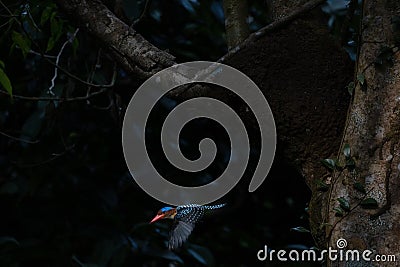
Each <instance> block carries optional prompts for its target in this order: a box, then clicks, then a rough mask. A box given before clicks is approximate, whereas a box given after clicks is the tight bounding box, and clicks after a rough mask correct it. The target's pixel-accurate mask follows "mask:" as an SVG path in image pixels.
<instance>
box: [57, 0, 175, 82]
mask: <svg viewBox="0 0 400 267" xmlns="http://www.w3.org/2000/svg"><path fill="white" fill-rule="evenodd" d="M57 4H58V5H59V6H60V7H61V8H62V9H63V10H64V11H65V12H66V13H67V14H68V15H69V16H70V17H72V18H74V19H75V21H77V24H78V25H79V27H82V28H86V29H87V30H88V32H89V33H90V34H92V35H94V36H95V37H96V38H97V39H98V40H100V41H101V42H102V43H103V45H104V46H106V47H107V48H108V49H109V50H110V51H111V52H112V53H113V55H114V57H115V59H116V61H117V62H118V63H119V64H121V65H122V66H123V67H124V68H125V69H126V70H127V71H129V72H131V73H134V74H136V75H138V76H139V78H142V79H146V78H148V77H150V76H152V75H153V74H155V73H156V72H158V71H160V70H162V69H164V68H166V67H169V66H172V65H173V64H175V62H174V60H175V57H174V56H172V55H171V54H168V53H167V52H164V51H162V50H160V49H158V48H157V47H155V46H154V45H152V44H151V43H149V42H148V41H147V40H145V39H144V38H143V37H142V36H141V35H140V34H138V33H137V32H136V31H135V30H133V29H132V28H130V27H129V25H126V24H125V23H124V22H123V21H121V20H120V19H118V18H117V17H116V16H115V15H114V14H113V13H112V12H111V11H110V10H109V9H108V8H107V7H106V6H105V5H104V4H103V3H102V2H101V1H100V0H83V1H78V0H57Z"/></svg>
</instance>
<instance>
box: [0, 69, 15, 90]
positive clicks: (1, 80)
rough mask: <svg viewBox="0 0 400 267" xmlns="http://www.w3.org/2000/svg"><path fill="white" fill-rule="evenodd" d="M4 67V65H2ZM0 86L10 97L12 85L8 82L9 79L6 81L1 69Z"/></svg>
mask: <svg viewBox="0 0 400 267" xmlns="http://www.w3.org/2000/svg"><path fill="white" fill-rule="evenodd" d="M3 65H4V64H3ZM0 84H1V85H2V86H3V87H4V89H6V91H7V93H9V94H10V96H11V97H12V91H13V90H12V85H11V82H10V79H8V76H7V74H6V73H5V72H4V71H3V69H0Z"/></svg>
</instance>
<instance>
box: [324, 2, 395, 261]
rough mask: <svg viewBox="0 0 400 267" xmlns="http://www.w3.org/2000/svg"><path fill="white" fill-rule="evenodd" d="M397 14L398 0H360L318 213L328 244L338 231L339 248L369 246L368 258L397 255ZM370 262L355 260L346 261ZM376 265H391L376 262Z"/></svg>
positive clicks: (359, 249)
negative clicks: (336, 141) (334, 149)
mask: <svg viewBox="0 0 400 267" xmlns="http://www.w3.org/2000/svg"><path fill="white" fill-rule="evenodd" d="M399 15H400V2H399V1H398V0H390V1H383V0H365V2H364V7H363V20H362V38H361V40H360V53H359V58H358V62H357V67H356V71H357V75H356V77H357V78H356V80H357V81H356V83H357V84H356V87H355V91H354V99H353V102H352V106H351V109H350V111H349V114H348V119H347V125H346V128H345V131H344V137H343V142H342V147H341V149H340V151H341V152H340V156H339V161H338V162H339V164H338V165H339V166H337V167H336V170H335V171H334V174H333V177H332V188H331V192H330V196H329V200H328V203H327V221H326V222H327V224H326V225H327V227H326V230H327V231H326V234H327V239H328V246H330V247H332V248H333V249H336V248H337V247H338V246H337V245H339V244H336V243H337V241H338V240H339V239H341V238H343V239H345V240H346V241H347V246H346V247H345V248H343V250H344V251H346V250H353V249H354V250H358V251H359V252H360V255H361V252H362V251H364V250H370V251H372V252H373V253H372V254H371V255H370V256H369V258H371V259H375V255H378V254H379V255H385V256H388V255H396V257H397V261H399V260H400V224H399V221H400V179H399V178H400V177H399V175H400V141H399V137H400V75H399V70H400V55H399V53H398V49H399V48H398V45H399V40H400V39H399V34H400V27H399V26H400V17H399ZM349 149H350V150H349ZM346 163H347V166H346ZM340 165H342V166H340ZM343 165H344V166H343ZM342 167H343V168H344V169H342ZM338 199H339V200H338ZM375 201H376V203H375ZM334 209H335V210H334ZM342 241H343V240H342ZM338 248H340V246H339V247H338ZM360 258H361V257H360ZM387 258H388V257H387ZM376 263H377V262H375V263H373V262H368V263H366V261H362V260H360V261H358V262H354V263H353V264H352V265H351V266H375V265H374V264H376ZM347 264H348V263H347ZM385 264H387V265H385ZM344 265H345V262H344V261H331V262H330V266H344ZM376 266H397V265H396V263H393V262H387V263H384V262H379V264H378V265H376Z"/></svg>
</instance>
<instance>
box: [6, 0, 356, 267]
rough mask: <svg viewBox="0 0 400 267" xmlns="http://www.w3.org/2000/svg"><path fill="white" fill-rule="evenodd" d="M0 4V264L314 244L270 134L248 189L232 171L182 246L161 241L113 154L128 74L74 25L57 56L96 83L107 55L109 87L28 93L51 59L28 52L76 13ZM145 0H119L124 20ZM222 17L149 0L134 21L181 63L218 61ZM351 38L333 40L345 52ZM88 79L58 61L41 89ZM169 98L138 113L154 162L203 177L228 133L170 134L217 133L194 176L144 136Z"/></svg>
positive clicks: (196, 6) (303, 196)
mask: <svg viewBox="0 0 400 267" xmlns="http://www.w3.org/2000/svg"><path fill="white" fill-rule="evenodd" d="M2 3H3V5H2V6H1V7H0V12H1V15H2V16H1V17H0V22H1V26H0V27H1V28H0V29H1V32H2V33H1V35H0V47H1V50H0V60H2V61H3V62H4V64H5V68H4V72H5V73H6V74H7V76H8V77H9V79H10V81H11V83H12V86H13V94H14V98H11V97H10V96H9V95H7V94H1V95H0V266H11V267H20V266H21V267H25V266H85V267H89V266H91V267H95V266H204V265H206V266H255V265H256V264H257V265H268V266H289V264H288V263H278V262H277V263H260V262H258V261H257V257H256V255H257V252H258V250H260V249H262V248H263V247H264V245H267V246H268V247H269V248H270V249H275V250H278V249H291V248H293V249H299V250H302V249H307V248H311V247H313V246H314V242H313V239H312V237H311V235H310V234H309V233H308V232H307V231H306V229H308V222H307V202H308V200H309V198H310V191H309V190H308V188H307V186H306V185H305V183H304V181H303V178H302V176H301V175H300V174H299V173H298V172H297V171H296V169H295V168H294V167H292V166H291V165H290V164H289V163H287V162H285V161H284V160H283V159H282V157H281V156H280V155H279V144H278V154H277V156H276V158H275V162H274V165H273V168H272V170H271V172H270V174H269V176H268V178H267V179H266V181H265V182H264V184H263V185H262V186H261V187H260V188H259V189H258V190H257V191H256V192H254V193H248V192H247V188H248V184H249V180H248V179H243V180H242V181H241V182H240V183H239V184H238V185H237V186H236V187H235V189H234V190H232V191H231V192H230V193H229V194H227V195H226V196H225V197H224V198H223V199H221V200H219V201H218V203H223V202H224V203H227V204H228V205H227V206H226V208H224V209H222V210H221V211H218V212H216V213H215V214H213V215H211V216H209V217H207V218H205V219H204V220H203V222H202V223H200V224H199V225H198V226H197V227H196V229H195V230H194V232H193V233H192V235H191V236H190V238H189V241H188V242H187V243H186V244H185V245H184V246H183V247H182V248H181V249H179V250H178V251H175V252H171V251H168V250H167V249H166V241H167V236H168V229H169V225H170V222H168V221H162V222H160V223H156V224H154V225H150V224H149V223H148V222H149V221H150V220H151V219H152V218H153V217H154V215H155V214H156V212H157V210H158V209H160V208H161V207H163V206H164V204H163V203H160V202H157V201H156V200H154V199H153V198H151V197H150V196H148V195H147V194H146V193H144V192H143V191H142V190H141V189H140V188H139V187H138V186H137V185H136V183H135V182H134V180H133V179H132V177H131V175H130V173H129V171H128V169H127V167H126V164H125V160H124V158H123V153H122V144H121V124H122V120H123V115H124V110H125V107H126V105H127V104H128V103H129V100H130V98H131V96H132V95H133V93H134V91H135V89H136V88H137V86H138V85H140V83H139V82H138V81H137V80H136V79H135V77H130V76H128V75H127V73H125V72H124V70H122V69H120V68H119V67H118V66H115V63H114V61H113V59H112V58H111V57H110V55H109V54H108V53H107V50H106V49H105V48H102V47H101V46H100V45H99V44H98V43H97V42H96V40H94V39H93V38H91V36H90V35H88V34H87V33H86V32H84V31H83V30H80V31H79V33H78V34H77V37H76V39H75V40H74V42H73V43H72V44H67V46H66V48H65V49H64V50H63V53H62V55H61V57H60V62H59V64H60V65H61V66H63V67H64V68H66V69H68V71H69V72H71V73H74V74H75V75H77V76H78V77H79V78H80V79H82V80H85V81H89V82H92V83H96V84H107V83H109V81H110V80H111V77H112V74H113V70H114V66H115V67H116V71H117V78H116V80H115V86H114V87H113V88H112V89H110V90H108V91H106V92H105V93H103V94H101V95H99V96H97V97H94V98H91V99H90V100H89V101H86V100H78V99H76V100H72V101H64V102H59V101H48V100H46V101H43V100H39V99H37V97H52V96H51V95H49V94H48V88H49V87H50V86H51V79H52V78H53V76H54V65H52V64H51V63H50V61H51V62H54V61H55V58H54V57H52V58H51V57H50V58H48V59H45V58H43V57H42V56H41V55H40V53H41V52H44V53H45V54H47V55H52V56H56V55H57V54H58V52H59V51H60V49H61V47H62V45H63V44H64V42H65V41H66V40H67V39H68V36H71V34H72V33H73V32H74V31H75V26H74V25H73V22H70V21H68V20H67V18H66V17H65V16H64V15H63V13H62V12H61V11H60V10H58V8H57V7H56V6H55V5H54V4H53V3H52V2H51V1H17V2H15V1H3V2H2ZM329 3H330V4H326V5H324V6H323V11H324V12H322V11H321V14H324V15H323V16H324V19H325V20H326V25H327V26H326V27H329V29H330V30H331V32H332V35H333V36H336V37H337V36H339V35H340V34H341V33H340V25H341V20H342V19H343V17H344V15H345V14H346V3H347V2H346V1H331V2H329ZM145 4H146V3H145V1H124V2H123V6H122V10H123V11H124V13H123V15H124V16H125V19H126V20H127V21H134V20H136V19H138V18H139V17H140V16H141V14H142V10H144V7H145ZM5 6H6V7H7V9H8V10H7V9H6V8H5ZM249 6H250V9H249V14H250V18H249V22H250V29H251V31H255V30H257V29H259V28H260V27H262V26H265V25H266V24H267V18H266V6H265V4H264V2H263V1H256V0H252V1H249ZM8 11H10V12H11V13H12V14H14V15H15V16H10V13H9V12H8ZM223 23H224V14H223V8H222V3H221V1H210V0H205V1H201V3H200V1H196V0H173V1H161V0H152V1H150V2H149V3H148V9H147V12H146V16H144V17H142V18H141V19H140V21H139V22H138V23H136V24H135V25H134V27H135V28H136V29H137V31H138V32H139V33H140V34H142V35H143V36H144V37H145V38H146V39H147V40H149V41H150V42H152V43H153V44H155V45H156V46H158V47H160V48H162V49H168V51H169V52H170V53H171V54H173V55H175V56H176V57H177V62H185V61H192V60H217V59H218V58H220V57H221V56H223V55H224V54H225V53H226V52H227V49H226V44H225V38H224V25H223ZM353 31H354V29H353ZM349 38H350V39H351V38H353V37H352V36H351V35H350V37H349ZM351 41H352V40H350V42H348V43H345V44H344V48H345V49H346V50H347V51H348V52H349V56H350V57H352V58H353V59H354V51H353V47H354V44H353V43H352V42H351ZM88 77H89V79H88ZM3 89H4V88H3ZM3 89H2V90H3ZM89 89H90V92H92V91H95V90H98V89H96V88H88V86H87V85H84V84H82V83H80V82H78V81H76V80H74V79H71V78H70V77H68V76H67V75H65V74H64V73H63V72H61V71H60V72H59V73H58V76H57V78H56V79H55V87H54V88H53V91H54V93H55V97H69V98H74V97H75V98H76V97H78V96H85V95H86V94H87V92H88V90H89ZM221 90H222V89H221ZM18 95H20V96H26V97H27V98H26V99H21V98H18V97H17V96H18ZM176 104H177V102H176V101H174V100H172V99H168V98H164V99H163V100H162V101H161V102H160V104H159V105H157V107H156V109H155V110H154V111H153V112H152V116H151V120H150V122H149V123H148V127H149V129H150V130H148V134H147V137H148V138H149V140H150V141H148V145H149V149H150V151H152V155H153V160H154V162H155V165H156V166H157V168H158V169H159V170H160V171H161V172H162V173H165V175H166V176H167V177H168V179H169V180H170V181H173V182H176V183H178V184H183V185H199V184H205V183H208V182H210V181H212V179H213V177H216V176H217V175H218V174H219V173H221V172H222V171H223V169H224V166H225V163H224V162H225V161H226V159H227V158H229V142H228V140H227V135H226V133H225V132H224V131H223V129H222V128H221V127H220V126H218V125H217V124H215V123H213V122H210V121H207V120H196V121H194V122H191V123H190V124H188V125H187V126H186V127H185V128H184V130H183V132H182V135H181V143H182V144H183V145H182V149H183V152H184V153H185V154H186V155H187V156H188V157H189V158H195V157H196V156H198V154H197V153H198V150H197V147H198V142H199V140H201V139H202V138H204V137H211V138H213V139H214V140H216V142H217V143H218V144H219V152H218V156H217V159H216V162H214V163H213V164H212V166H210V167H209V168H208V169H207V170H205V171H203V172H201V173H199V174H196V175H188V174H184V173H183V174H182V173H180V172H179V171H177V170H174V169H173V168H171V166H170V165H169V164H167V163H166V162H165V158H164V156H163V154H162V151H161V149H160V147H159V145H158V144H157V142H156V141H154V140H159V129H160V125H161V123H162V121H163V117H164V116H166V114H167V113H168V111H169V110H170V109H171V108H173V107H174V106H175V105H176ZM199 132H200V133H201V134H199ZM251 138H252V145H253V146H252V153H251V161H250V163H249V168H248V170H247V171H248V172H249V173H251V171H252V169H253V168H254V166H255V164H256V163H257V158H258V157H257V156H258V148H257V144H258V138H259V137H258V135H257V133H253V134H252V136H251ZM185 144H186V145H185ZM299 227H304V230H302V229H303V228H299ZM292 228H295V229H292ZM296 229H297V230H296ZM319 264H320V263H318V264H316V265H319ZM293 266H300V263H296V264H293ZM302 266H312V265H311V264H309V263H303V264H302Z"/></svg>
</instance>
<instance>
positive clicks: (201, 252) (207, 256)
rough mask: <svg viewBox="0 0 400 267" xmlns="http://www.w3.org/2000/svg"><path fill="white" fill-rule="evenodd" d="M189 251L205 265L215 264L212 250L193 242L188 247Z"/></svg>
mask: <svg viewBox="0 0 400 267" xmlns="http://www.w3.org/2000/svg"><path fill="white" fill-rule="evenodd" d="M187 252H188V253H189V254H190V255H191V256H192V257H193V258H195V259H196V260H197V261H198V262H200V263H201V264H203V265H205V266H214V265H215V260H214V257H213V255H212V254H211V252H210V251H209V250H208V249H207V248H205V247H202V246H197V245H193V244H191V245H190V246H189V248H188V249H187Z"/></svg>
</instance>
